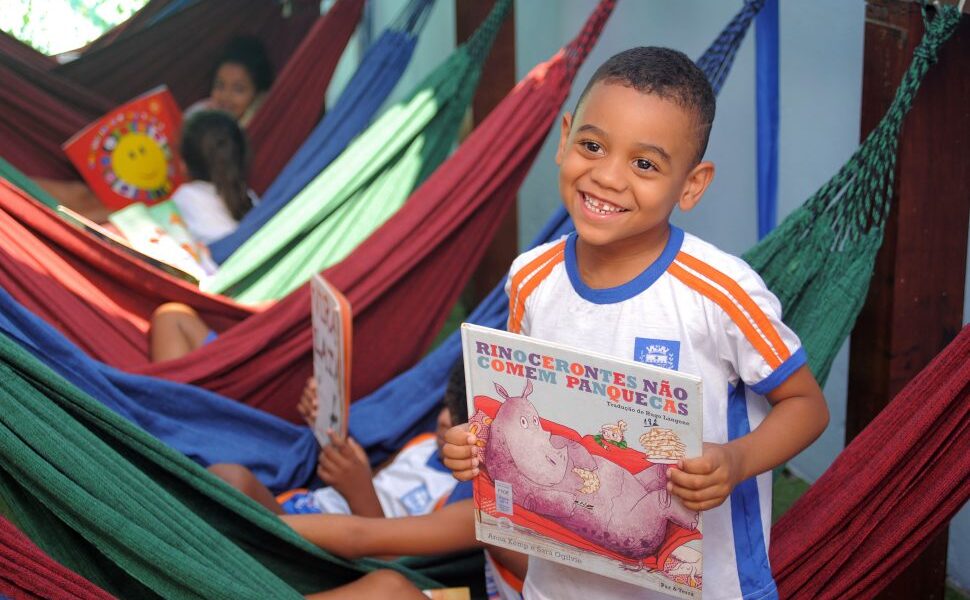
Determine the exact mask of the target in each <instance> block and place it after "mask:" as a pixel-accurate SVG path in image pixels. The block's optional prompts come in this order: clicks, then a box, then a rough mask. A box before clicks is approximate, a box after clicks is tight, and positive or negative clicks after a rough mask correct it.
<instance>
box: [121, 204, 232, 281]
mask: <svg viewBox="0 0 970 600" xmlns="http://www.w3.org/2000/svg"><path fill="white" fill-rule="evenodd" d="M108 221H109V222H110V223H111V224H112V225H114V226H115V227H116V228H117V229H118V231H120V232H121V234H122V235H123V236H124V237H125V239H126V240H127V241H128V243H129V244H131V245H132V246H133V247H134V248H135V249H136V250H138V251H140V252H144V253H145V254H148V255H151V256H154V257H156V258H159V259H161V260H164V261H165V262H167V263H168V264H170V265H174V266H176V267H178V268H179V269H181V270H183V271H185V272H186V273H189V274H191V275H192V276H193V277H195V278H196V279H198V280H199V281H202V280H203V279H205V278H206V277H207V276H208V275H211V274H212V273H213V272H214V271H215V266H214V265H213V264H212V261H211V259H208V249H207V248H206V247H205V245H203V244H198V243H196V242H195V241H194V240H193V239H192V236H191V235H190V234H189V232H188V230H187V229H186V228H185V225H184V224H182V219H181V217H180V216H179V214H178V210H177V209H176V207H175V205H174V203H173V202H172V201H171V200H166V201H165V202H161V203H159V204H156V205H154V206H146V205H145V204H142V203H141V202H136V203H134V204H129V205H128V206H126V207H125V208H123V209H121V210H118V211H115V212H113V213H111V214H110V215H108Z"/></svg>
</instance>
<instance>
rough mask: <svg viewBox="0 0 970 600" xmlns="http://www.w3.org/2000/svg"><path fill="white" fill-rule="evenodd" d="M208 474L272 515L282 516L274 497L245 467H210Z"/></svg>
mask: <svg viewBox="0 0 970 600" xmlns="http://www.w3.org/2000/svg"><path fill="white" fill-rule="evenodd" d="M209 472H210V473H212V474H213V475H215V476H216V477H218V478H219V479H221V480H223V481H225V482H226V483H228V484H229V485H231V486H232V487H234V488H236V489H237V490H239V491H240V492H242V493H244V494H246V495H247V496H249V497H250V498H252V499H253V500H255V501H256V502H259V503H260V504H262V505H263V506H265V507H266V508H267V509H269V510H271V511H272V512H273V513H275V514H277V515H281V514H283V509H282V508H280V505H279V503H278V502H276V496H274V495H273V493H272V492H271V491H269V489H268V488H267V487H266V486H265V485H263V484H262V482H261V481H260V480H258V479H256V476H255V475H253V472H252V471H250V470H249V469H247V468H246V467H244V466H242V465H231V464H218V465H211V466H210V467H209Z"/></svg>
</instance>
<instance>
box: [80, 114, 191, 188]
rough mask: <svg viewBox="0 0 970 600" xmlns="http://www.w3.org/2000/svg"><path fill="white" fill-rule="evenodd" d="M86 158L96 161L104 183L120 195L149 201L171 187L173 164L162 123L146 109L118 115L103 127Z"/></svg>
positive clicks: (173, 171)
mask: <svg viewBox="0 0 970 600" xmlns="http://www.w3.org/2000/svg"><path fill="white" fill-rule="evenodd" d="M88 162H89V164H90V165H91V166H92V167H94V165H100V170H101V176H102V177H103V178H104V180H105V183H107V184H108V186H109V187H110V188H111V190H112V191H113V192H114V193H116V194H118V195H119V196H122V197H124V198H129V199H131V200H136V201H141V202H149V203H150V202H155V201H160V200H164V199H165V198H167V197H168V196H169V194H171V192H172V189H173V188H174V184H173V179H174V178H175V176H176V174H175V169H176V165H175V161H174V160H173V157H172V151H171V149H170V147H169V141H168V136H167V135H166V133H165V126H164V125H162V124H161V123H160V122H158V120H157V119H155V118H154V116H152V115H150V114H147V113H129V114H125V115H119V116H117V117H116V118H115V119H114V120H112V122H110V123H108V124H107V125H106V126H105V127H103V128H102V129H101V130H100V131H99V132H98V135H97V137H95V139H94V142H93V144H92V152H91V154H90V156H89V157H88Z"/></svg>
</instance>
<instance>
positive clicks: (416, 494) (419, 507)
mask: <svg viewBox="0 0 970 600" xmlns="http://www.w3.org/2000/svg"><path fill="white" fill-rule="evenodd" d="M431 501H432V498H431V492H429V491H428V486H427V485H425V484H423V483H422V484H421V485H419V486H418V487H416V488H414V489H412V490H411V491H409V492H408V493H406V494H404V496H402V497H401V504H403V505H404V510H406V511H408V514H409V515H417V514H421V513H425V512H427V510H426V509H427V508H428V505H429V504H431Z"/></svg>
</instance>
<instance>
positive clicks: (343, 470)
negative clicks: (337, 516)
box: [317, 431, 384, 517]
mask: <svg viewBox="0 0 970 600" xmlns="http://www.w3.org/2000/svg"><path fill="white" fill-rule="evenodd" d="M329 433H330V444H329V445H327V446H324V447H323V449H322V450H320V460H319V466H318V467H317V474H318V475H319V476H320V479H322V480H323V482H324V483H326V484H327V485H331V486H333V489H335V490H337V491H338V492H340V495H341V496H343V497H344V500H346V501H347V505H348V506H350V512H351V514H354V515H358V516H361V517H383V516H384V509H383V508H381V503H380V500H378V498H377V490H375V489H374V475H373V473H372V472H371V468H370V462H369V461H368V460H367V453H366V452H364V449H363V448H361V447H360V444H358V443H357V442H356V441H355V440H354V438H352V437H347V438H344V437H343V436H341V435H340V434H338V433H335V432H333V431H331V432H329Z"/></svg>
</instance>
